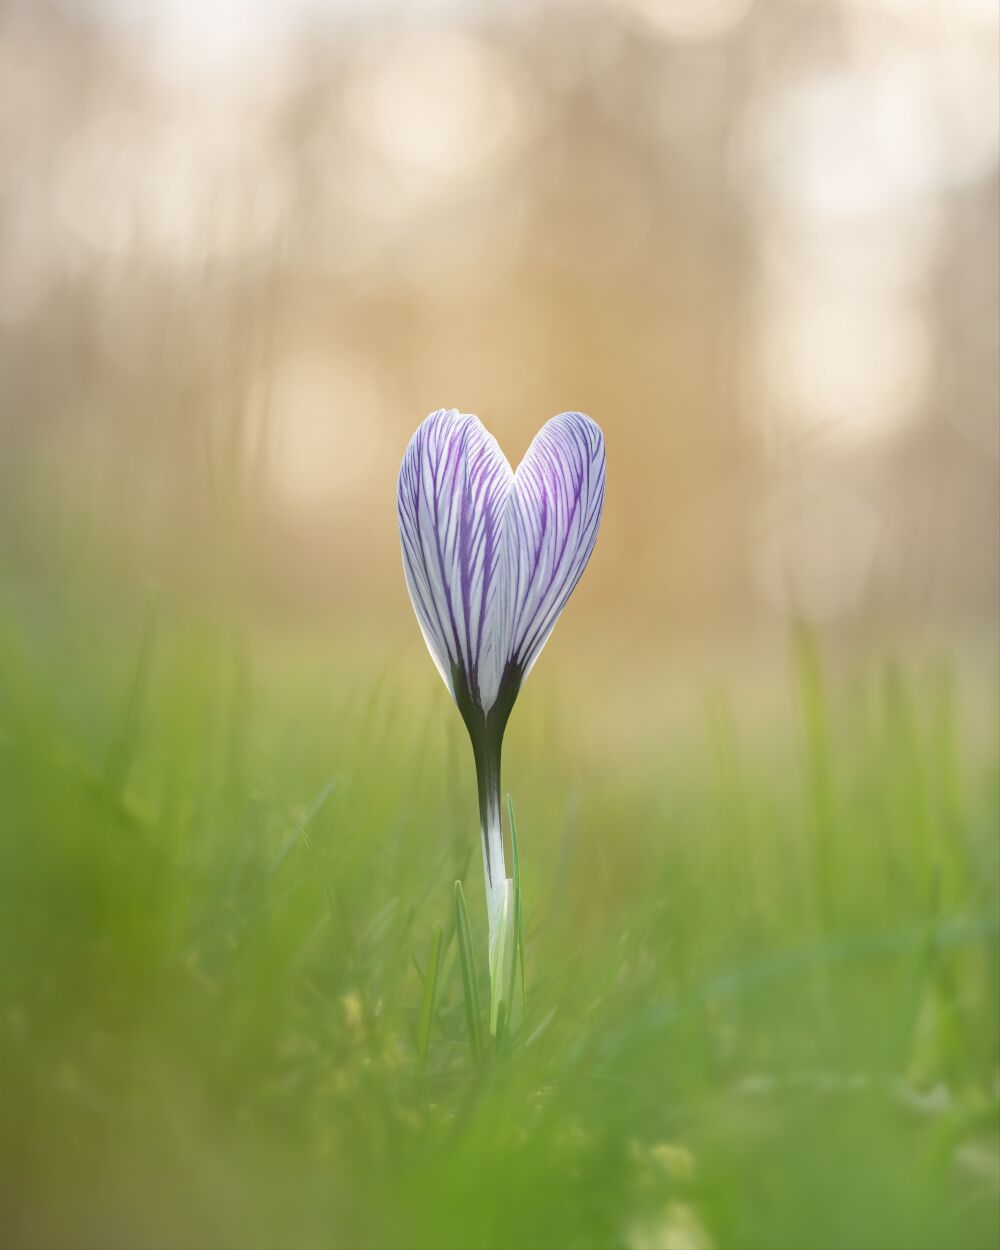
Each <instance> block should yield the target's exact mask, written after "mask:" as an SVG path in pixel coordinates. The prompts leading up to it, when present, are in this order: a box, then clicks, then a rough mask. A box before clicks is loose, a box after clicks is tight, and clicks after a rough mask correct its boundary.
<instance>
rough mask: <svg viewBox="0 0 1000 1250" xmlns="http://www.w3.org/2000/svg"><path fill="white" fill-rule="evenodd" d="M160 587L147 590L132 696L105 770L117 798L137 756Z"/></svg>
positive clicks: (133, 671) (127, 701)
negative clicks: (137, 743)
mask: <svg viewBox="0 0 1000 1250" xmlns="http://www.w3.org/2000/svg"><path fill="white" fill-rule="evenodd" d="M159 600H160V590H159V586H157V585H156V583H155V582H152V583H150V585H149V586H148V587H147V589H146V603H145V609H144V612H143V618H142V633H141V634H140V636H139V650H138V653H137V655H136V660H135V667H134V668H133V670H132V680H131V682H130V684H129V689H128V697H127V698H126V700H125V706H124V708H123V710H122V716H121V721H120V723H119V725H118V732H117V734H116V735H115V740H114V742H113V743H112V746H111V752H110V754H109V756H108V763H107V768H106V770H105V777H106V786H107V793H108V794H109V795H110V796H111V797H112V798H117V797H118V796H119V795H121V794H122V793H123V791H124V790H125V787H126V785H127V784H128V778H129V774H130V772H131V771H132V760H133V757H134V755H135V749H136V742H137V740H138V737H139V725H140V721H141V720H142V711H143V707H144V705H145V702H146V692H147V689H148V686H149V670H150V665H151V663H152V657H153V643H154V641H155V638H156V621H157V610H158V607H159Z"/></svg>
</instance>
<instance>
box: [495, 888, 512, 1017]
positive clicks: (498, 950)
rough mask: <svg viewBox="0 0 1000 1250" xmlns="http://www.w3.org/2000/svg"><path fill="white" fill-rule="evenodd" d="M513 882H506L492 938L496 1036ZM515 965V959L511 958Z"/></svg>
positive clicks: (510, 917)
mask: <svg viewBox="0 0 1000 1250" xmlns="http://www.w3.org/2000/svg"><path fill="white" fill-rule="evenodd" d="M511 894H512V889H511V882H510V879H509V878H508V879H507V880H506V881H505V882H504V895H503V911H502V913H501V915H500V923H499V924H498V925H497V926H496V929H495V930H494V932H493V936H492V938H491V940H490V1032H491V1033H492V1034H493V1036H494V1037H496V1032H497V1022H498V1020H499V1018H500V1017H499V1011H500V1006H501V1004H502V1003H503V1001H504V983H503V971H504V968H505V967H506V961H507V944H508V937H509V935H510V932H511V928H512V924H511V922H512V920H513V909H514V904H513V900H512V898H511ZM511 966H512V967H513V960H511Z"/></svg>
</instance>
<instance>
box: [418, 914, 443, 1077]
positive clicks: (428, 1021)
mask: <svg viewBox="0 0 1000 1250" xmlns="http://www.w3.org/2000/svg"><path fill="white" fill-rule="evenodd" d="M441 937H442V933H441V926H440V925H435V926H434V934H433V936H432V937H431V955H430V959H428V961H427V975H426V976H425V977H424V1001H423V1003H422V1004H421V1006H420V1025H419V1027H418V1029H417V1054H418V1055H419V1056H420V1062H421V1063H423V1062H424V1061H425V1060H426V1058H427V1048H428V1046H429V1045H430V1040H431V1025H432V1023H433V1022H434V1004H435V999H436V998H437V983H438V969H439V968H440V966H441Z"/></svg>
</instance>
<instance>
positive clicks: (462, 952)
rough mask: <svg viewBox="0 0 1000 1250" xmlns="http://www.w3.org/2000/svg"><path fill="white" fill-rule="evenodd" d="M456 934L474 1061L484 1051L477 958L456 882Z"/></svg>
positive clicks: (463, 898) (461, 893)
mask: <svg viewBox="0 0 1000 1250" xmlns="http://www.w3.org/2000/svg"><path fill="white" fill-rule="evenodd" d="M455 933H456V935H457V937H458V954H459V963H460V964H461V966H462V988H463V990H464V991H465V1023H466V1025H467V1027H468V1030H469V1048H470V1050H471V1051H472V1057H473V1059H474V1060H478V1058H479V1056H480V1053H481V1052H482V1049H483V1038H482V1033H481V1031H480V1023H479V1018H480V1013H479V985H478V982H477V980H476V956H475V954H474V952H473V949H472V930H471V929H470V928H469V913H468V910H467V909H466V906H465V894H464V892H463V890H462V883H461V881H456V882H455Z"/></svg>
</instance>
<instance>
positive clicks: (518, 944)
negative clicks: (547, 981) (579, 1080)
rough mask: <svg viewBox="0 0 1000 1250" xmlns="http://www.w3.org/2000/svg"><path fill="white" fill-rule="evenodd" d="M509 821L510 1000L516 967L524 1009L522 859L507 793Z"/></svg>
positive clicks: (510, 802) (511, 803) (512, 996)
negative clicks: (511, 874) (511, 882)
mask: <svg viewBox="0 0 1000 1250" xmlns="http://www.w3.org/2000/svg"><path fill="white" fill-rule="evenodd" d="M507 821H508V823H509V825H510V850H511V858H512V859H513V861H514V952H513V955H512V957H511V961H510V1001H511V1002H513V1001H514V968H515V964H516V965H518V966H519V967H520V971H521V1010H522V1011H524V907H523V905H522V903H521V861H520V859H519V858H518V854H517V821H516V820H515V819H514V800H513V799H512V798H511V797H510V795H509V794H508V795H507Z"/></svg>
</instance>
